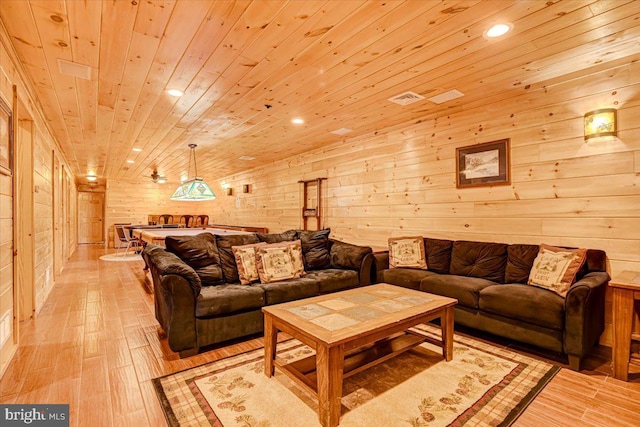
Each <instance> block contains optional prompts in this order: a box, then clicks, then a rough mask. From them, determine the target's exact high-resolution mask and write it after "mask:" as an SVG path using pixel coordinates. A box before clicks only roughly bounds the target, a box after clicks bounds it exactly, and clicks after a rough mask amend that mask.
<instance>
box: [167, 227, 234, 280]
mask: <svg viewBox="0 0 640 427" xmlns="http://www.w3.org/2000/svg"><path fill="white" fill-rule="evenodd" d="M165 246H166V248H167V251H168V252H171V253H173V254H176V255H177V256H178V257H179V258H180V259H181V260H183V261H184V262H185V263H186V264H187V265H189V266H190V267H191V268H193V269H194V270H195V271H196V273H197V274H198V276H200V280H201V281H202V285H204V286H210V285H216V284H219V283H224V276H223V274H222V268H221V267H220V256H219V253H218V246H217V244H216V238H215V236H214V235H213V234H211V233H200V234H197V235H195V236H167V237H166V238H165Z"/></svg>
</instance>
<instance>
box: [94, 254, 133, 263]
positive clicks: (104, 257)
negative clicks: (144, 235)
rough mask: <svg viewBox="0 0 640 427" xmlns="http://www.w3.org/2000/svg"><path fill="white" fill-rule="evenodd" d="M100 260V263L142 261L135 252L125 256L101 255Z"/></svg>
mask: <svg viewBox="0 0 640 427" xmlns="http://www.w3.org/2000/svg"><path fill="white" fill-rule="evenodd" d="M100 259H101V260H102V261H117V262H127V261H142V256H141V255H140V254H137V253H135V252H129V253H127V254H108V255H102V256H101V257H100Z"/></svg>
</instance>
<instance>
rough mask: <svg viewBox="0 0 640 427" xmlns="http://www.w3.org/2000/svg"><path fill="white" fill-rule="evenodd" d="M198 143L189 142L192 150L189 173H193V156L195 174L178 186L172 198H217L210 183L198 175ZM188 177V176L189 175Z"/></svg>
mask: <svg viewBox="0 0 640 427" xmlns="http://www.w3.org/2000/svg"><path fill="white" fill-rule="evenodd" d="M196 147H197V145H196V144H189V148H190V149H191V151H190V152H189V169H188V172H187V175H189V174H190V173H191V157H193V166H194V169H195V176H194V177H193V178H192V179H190V180H188V181H185V182H183V183H182V184H180V185H179V186H178V188H177V189H176V191H175V192H174V193H173V196H171V200H180V201H184V202H201V201H205V200H214V199H215V198H216V195H215V193H214V192H213V190H211V187H209V184H207V183H206V182H204V180H203V179H202V178H201V177H199V176H198V166H197V165H196ZM187 177H188V176H187Z"/></svg>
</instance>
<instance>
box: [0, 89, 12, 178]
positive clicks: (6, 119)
mask: <svg viewBox="0 0 640 427" xmlns="http://www.w3.org/2000/svg"><path fill="white" fill-rule="evenodd" d="M12 171H13V116H12V114H11V109H10V108H9V106H8V105H7V104H5V102H4V101H3V100H2V98H0V173H2V174H4V175H11V174H12Z"/></svg>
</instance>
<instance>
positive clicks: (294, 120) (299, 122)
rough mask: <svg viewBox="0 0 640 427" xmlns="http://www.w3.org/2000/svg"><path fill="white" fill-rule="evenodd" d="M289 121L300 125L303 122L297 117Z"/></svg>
mask: <svg viewBox="0 0 640 427" xmlns="http://www.w3.org/2000/svg"><path fill="white" fill-rule="evenodd" d="M291 123H293V124H294V125H301V124H303V123H304V120H303V119H301V118H299V117H296V118H295V119H292V120H291Z"/></svg>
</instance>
